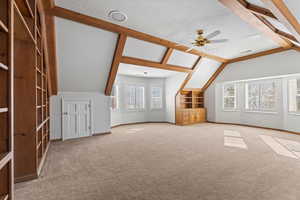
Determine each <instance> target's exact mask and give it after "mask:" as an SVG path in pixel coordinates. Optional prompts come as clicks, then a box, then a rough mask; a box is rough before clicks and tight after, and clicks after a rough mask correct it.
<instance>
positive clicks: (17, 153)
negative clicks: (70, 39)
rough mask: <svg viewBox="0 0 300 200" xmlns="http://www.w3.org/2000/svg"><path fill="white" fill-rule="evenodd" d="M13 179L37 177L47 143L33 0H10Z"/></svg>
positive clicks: (46, 104) (43, 81) (41, 51)
mask: <svg viewBox="0 0 300 200" xmlns="http://www.w3.org/2000/svg"><path fill="white" fill-rule="evenodd" d="M14 32H15V34H14V97H15V99H14V109H15V115H14V139H15V140H14V142H15V145H14V161H15V167H14V169H15V181H16V182H20V181H26V180H30V179H34V178H37V177H38V175H39V173H40V171H41V168H42V166H43V161H44V159H45V155H46V152H47V149H48V145H49V101H48V98H49V93H48V79H47V77H48V70H47V69H46V66H45V62H44V46H43V44H44V39H45V37H44V35H43V31H42V25H41V18H40V13H39V9H38V6H37V1H36V0H15V3H14Z"/></svg>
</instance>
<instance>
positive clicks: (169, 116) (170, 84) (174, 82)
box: [165, 73, 187, 123]
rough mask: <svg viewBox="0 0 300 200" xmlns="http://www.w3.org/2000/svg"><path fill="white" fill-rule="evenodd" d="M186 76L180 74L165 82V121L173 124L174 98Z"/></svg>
mask: <svg viewBox="0 0 300 200" xmlns="http://www.w3.org/2000/svg"><path fill="white" fill-rule="evenodd" d="M186 76H187V74H186V73H182V74H178V75H175V76H171V77H168V78H167V79H166V82H165V88H166V89H165V91H166V102H167V104H166V120H167V122H170V123H175V97H176V93H177V92H178V90H179V88H180V86H181V84H182V83H183V81H184V80H185V78H186Z"/></svg>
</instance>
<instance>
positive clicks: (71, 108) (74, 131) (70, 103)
mask: <svg viewBox="0 0 300 200" xmlns="http://www.w3.org/2000/svg"><path fill="white" fill-rule="evenodd" d="M91 107H92V106H91V101H90V100H66V99H63V100H62V138H63V140H67V139H71V138H80V137H87V136H91V135H92V127H91V124H92V121H91V119H92V118H91Z"/></svg>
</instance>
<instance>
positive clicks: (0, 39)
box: [0, 0, 13, 200]
mask: <svg viewBox="0 0 300 200" xmlns="http://www.w3.org/2000/svg"><path fill="white" fill-rule="evenodd" d="M11 3H12V1H10V0H1V1H0V200H2V199H5V200H8V199H9V200H11V199H12V196H13V165H12V164H13V162H12V159H13V153H12V152H13V146H12V145H13V142H12V141H13V130H12V126H13V120H12V119H13V115H12V112H11V111H12V107H13V101H12V96H11V95H10V94H12V93H13V88H12V79H13V69H12V67H11V63H12V60H11V57H12V51H11V50H10V49H11V47H12V43H11V40H10V39H11V37H12V35H13V34H12V30H11V26H10V24H11V23H12V19H11V13H9V10H10V9H9V8H10V7H11Z"/></svg>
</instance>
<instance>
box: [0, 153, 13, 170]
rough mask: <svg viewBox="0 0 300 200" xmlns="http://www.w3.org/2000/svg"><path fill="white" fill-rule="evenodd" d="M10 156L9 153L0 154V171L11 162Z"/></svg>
mask: <svg viewBox="0 0 300 200" xmlns="http://www.w3.org/2000/svg"><path fill="white" fill-rule="evenodd" d="M11 155H12V153H11V152H9V153H2V154H0V170H1V169H2V168H3V167H4V166H5V165H6V164H7V163H8V162H9V161H10V160H11V158H12V156H11Z"/></svg>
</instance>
